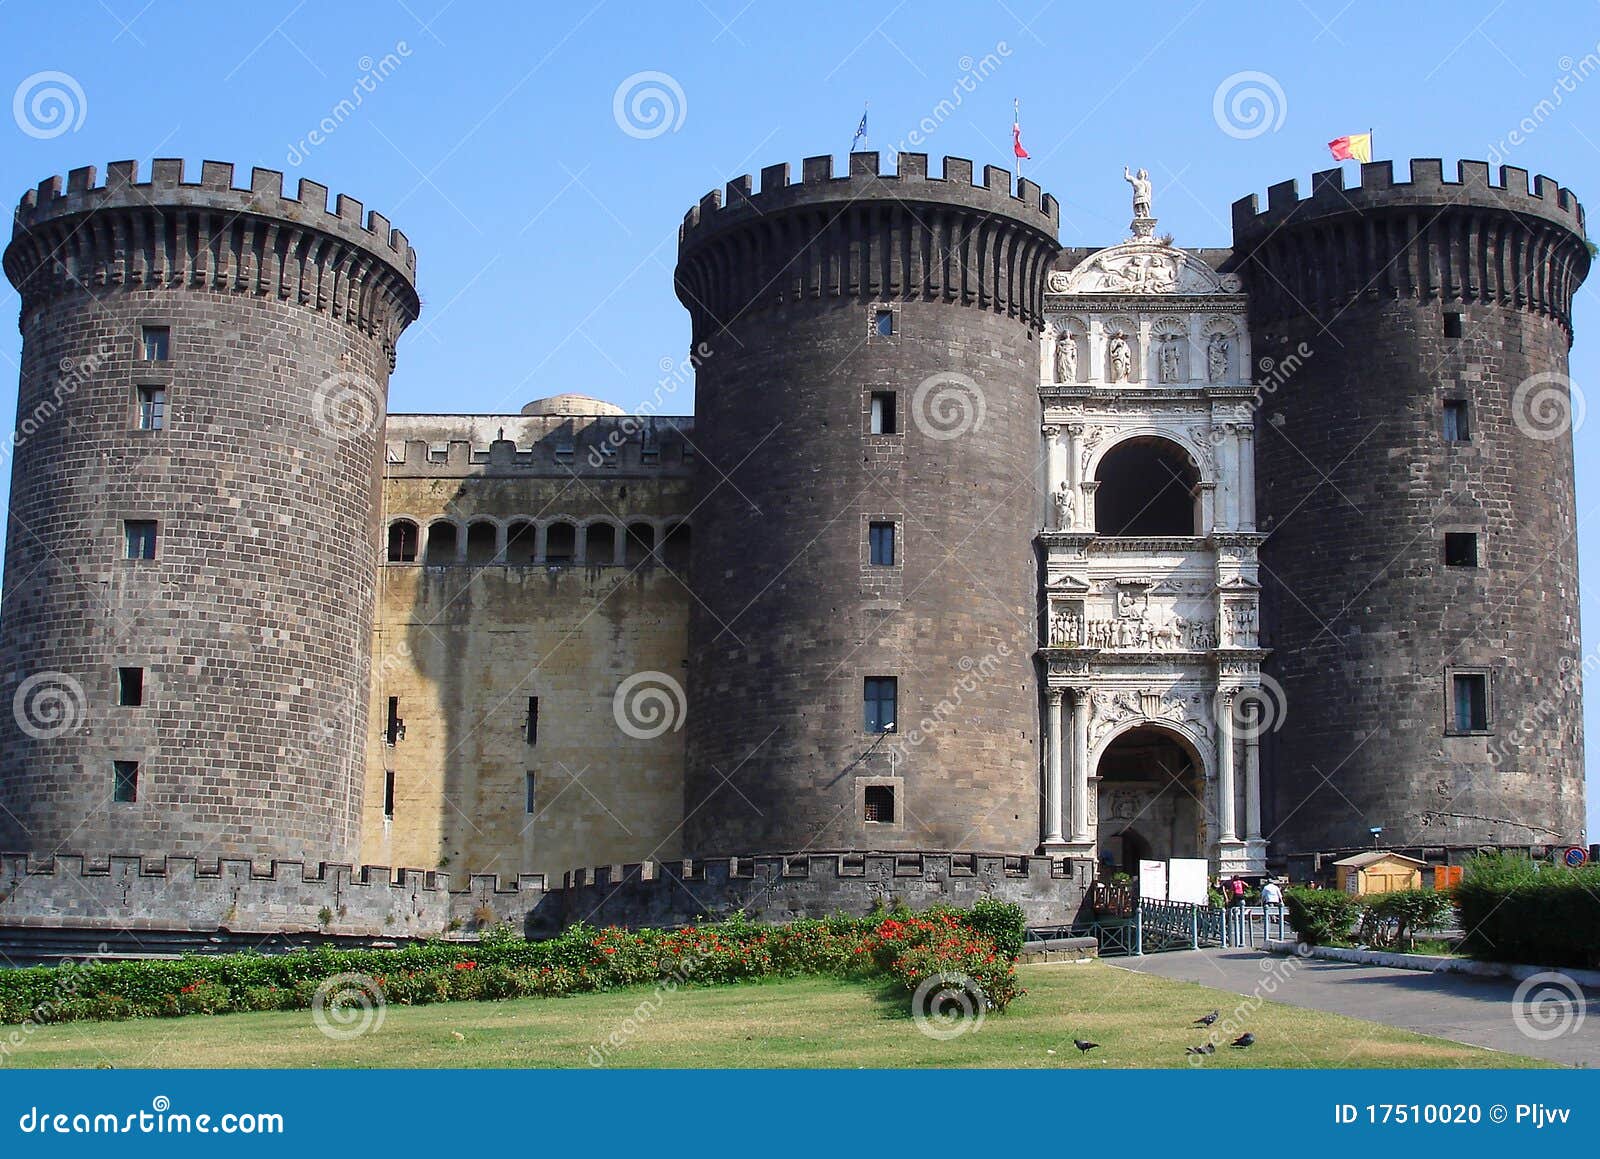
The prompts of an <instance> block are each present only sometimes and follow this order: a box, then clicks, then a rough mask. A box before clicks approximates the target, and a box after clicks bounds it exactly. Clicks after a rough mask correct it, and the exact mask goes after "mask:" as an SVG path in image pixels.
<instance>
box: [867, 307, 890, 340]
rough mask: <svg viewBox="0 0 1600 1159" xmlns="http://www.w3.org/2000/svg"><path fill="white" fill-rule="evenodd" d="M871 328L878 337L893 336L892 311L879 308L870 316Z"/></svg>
mask: <svg viewBox="0 0 1600 1159" xmlns="http://www.w3.org/2000/svg"><path fill="white" fill-rule="evenodd" d="M872 329H873V331H874V332H875V333H876V334H877V335H878V337H879V338H892V337H894V311H893V310H879V311H878V312H877V313H876V314H874V315H873V316H872Z"/></svg>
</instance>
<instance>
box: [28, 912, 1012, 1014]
mask: <svg viewBox="0 0 1600 1159" xmlns="http://www.w3.org/2000/svg"><path fill="white" fill-rule="evenodd" d="M1021 940H1022V911H1021V910H1020V909H1018V908H1017V907H1015V906H1009V905H1007V904H1006V903H1002V902H993V901H985V902H979V903H978V905H976V906H974V907H973V909H972V910H956V909H934V910H928V911H926V912H924V913H922V914H911V913H909V912H906V911H897V912H894V913H890V914H877V915H874V916H872V917H867V918H850V917H836V918H828V919H825V920H809V921H799V922H793V923H790V924H788V925H763V924H759V923H756V922H750V921H747V920H745V919H744V918H743V917H741V916H736V917H735V918H733V919H732V920H730V921H727V922H722V923H719V924H715V925H708V926H701V927H688V928H684V929H678V930H637V931H629V930H623V929H617V928H608V929H603V930H597V929H595V928H593V927H591V926H584V925H577V926H573V927H571V928H570V929H568V930H566V931H565V932H563V933H562V934H561V936H560V937H557V938H552V939H550V940H548V941H541V942H529V941H524V940H522V939H521V938H518V937H516V936H514V935H512V934H510V933H508V932H504V931H501V932H497V933H492V934H488V935H486V936H485V937H484V938H483V939H481V940H480V941H479V942H477V943H460V942H428V943H425V944H422V945H418V946H410V947H407V948H405V949H400V950H336V949H317V950H308V951H299V952H295V953H289V954H274V955H267V954H225V955H219V956H216V957H198V956H188V957H184V958H181V959H179V960H177V961H169V962H104V963H91V964H77V965H63V966H56V967H45V966H39V967H33V968H30V969H25V970H7V971H0V1023H9V1024H18V1023H32V1024H36V1025H37V1024H41V1023H46V1022H72V1021H81V1020H87V1019H123V1018H159V1017H170V1016H175V1015H182V1014H223V1013H228V1012H232V1011H245V1010H296V1009H306V1008H313V1007H315V1008H319V1009H320V1008H321V1005H322V1004H324V1003H327V1002H329V1001H332V1002H335V1003H339V1002H343V1001H347V1000H349V999H350V998H351V994H352V986H353V987H354V990H355V991H356V992H360V993H364V994H365V995H366V998H365V1000H366V1001H369V1002H370V1001H373V1000H377V1001H380V1002H388V1003H395V1004H399V1005H421V1004H424V1003H431V1002H447V1001H454V1000H480V999H500V998H520V997H531V996H555V995H562V994H572V993H577V992H580V991H589V990H613V989H617V988H620V987H624V986H634V985H640V984H643V983H647V982H654V981H664V980H670V981H673V982H674V983H676V984H679V985H710V984H718V983H726V982H740V981H747V980H752V979H758V978H776V977H794V976H798V975H803V974H819V975H829V976H834V977H855V978H868V977H888V978H891V979H893V980H894V981H896V982H897V983H899V984H900V985H902V986H904V987H905V988H906V989H908V990H915V988H916V986H917V985H918V984H919V983H920V981H921V980H922V979H924V978H926V977H929V976H931V975H934V974H939V973H949V974H961V975H965V976H967V977H970V978H971V979H972V980H973V982H974V983H975V984H976V985H977V986H978V987H979V988H980V989H981V990H982V991H983V994H984V995H985V997H986V999H987V1000H988V1002H989V1004H990V1005H991V1006H992V1007H993V1008H995V1009H1004V1008H1005V1006H1006V1005H1008V1004H1009V1003H1010V1002H1011V1001H1012V1000H1013V999H1014V998H1016V997H1017V996H1018V995H1019V994H1020V993H1021V991H1020V989H1018V987H1017V984H1016V973H1015V969H1014V965H1013V963H1014V960H1015V956H1016V953H1015V950H1013V949H1012V948H1011V947H1012V946H1013V945H1015V946H1020V945H1021ZM352 979H354V980H355V981H354V983H352ZM334 987H337V988H334Z"/></svg>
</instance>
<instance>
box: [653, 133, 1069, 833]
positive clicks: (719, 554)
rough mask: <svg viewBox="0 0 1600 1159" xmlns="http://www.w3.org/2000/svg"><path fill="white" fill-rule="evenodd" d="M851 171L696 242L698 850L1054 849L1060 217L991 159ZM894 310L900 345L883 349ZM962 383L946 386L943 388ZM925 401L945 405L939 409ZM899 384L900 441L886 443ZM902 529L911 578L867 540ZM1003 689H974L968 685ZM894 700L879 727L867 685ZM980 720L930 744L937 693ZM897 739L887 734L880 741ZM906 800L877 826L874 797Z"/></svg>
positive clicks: (692, 778) (713, 223)
mask: <svg viewBox="0 0 1600 1159" xmlns="http://www.w3.org/2000/svg"><path fill="white" fill-rule="evenodd" d="M851 160H852V168H853V172H852V175H851V177H850V178H849V179H834V178H833V177H832V174H831V167H830V163H829V159H828V158H820V159H813V160H808V161H807V162H806V163H805V172H804V179H803V181H802V182H801V183H799V184H794V185H791V184H789V183H788V170H787V166H777V167H774V168H770V169H767V170H765V171H764V172H763V173H762V189H761V192H760V193H759V194H757V195H752V194H751V190H750V182H749V179H748V178H744V179H743V180H742V181H740V182H736V183H734V184H732V185H730V186H729V188H728V205H727V207H726V208H722V207H720V204H719V201H718V199H717V198H716V195H712V196H711V197H710V198H708V199H707V200H706V201H703V202H702V203H701V205H700V207H699V208H698V209H697V210H695V211H693V212H691V214H690V215H689V218H688V220H687V221H686V223H685V226H684V231H683V235H682V239H681V245H680V261H679V266H678V271H677V283H678V293H679V297H680V299H681V300H682V301H683V302H684V304H685V306H686V307H688V309H689V310H690V313H691V314H692V315H693V322H694V326H693V330H694V340H695V343H696V347H697V353H698V354H699V356H700V357H701V364H700V369H699V374H698V380H697V406H696V426H695V440H696V443H697V445H698V447H699V449H700V452H701V458H702V462H701V466H700V475H699V494H698V496H697V503H698V506H697V507H696V509H695V539H694V548H693V556H692V559H693V567H692V573H691V576H692V578H691V586H692V590H693V596H694V601H693V604H692V606H691V618H690V635H689V640H690V650H689V657H690V658H689V688H688V691H689V705H690V708H689V719H688V723H687V726H686V727H687V769H686V774H685V802H684V805H685V813H686V820H685V826H684V848H685V851H686V852H687V853H689V854H690V855H692V856H696V857H701V856H713V855H719V854H744V853H770V852H777V851H782V850H795V849H813V850H814V849H862V848H873V849H917V848H920V849H928V848H946V849H990V850H999V851H1005V852H1022V851H1027V850H1031V849H1033V848H1034V847H1035V846H1036V845H1037V843H1038V820H1037V819H1038V771H1037V770H1038V735H1037V734H1038V708H1037V705H1038V701H1037V696H1038V693H1037V681H1036V677H1035V673H1034V670H1033V665H1032V661H1031V653H1032V649H1033V646H1034V643H1033V642H1034V640H1035V639H1036V619H1035V617H1036V575H1035V565H1034V559H1033V555H1032V552H1031V550H1030V548H1029V543H1030V541H1031V539H1032V536H1033V534H1034V532H1035V530H1036V528H1035V526H1034V522H1035V512H1036V510H1037V502H1038V500H1037V487H1038V483H1037V464H1038V458H1039V455H1038V448H1039V402H1038V394H1037V384H1038V353H1037V350H1038V347H1037V338H1038V327H1039V325H1040V321H1041V317H1040V312H1041V307H1042V302H1043V292H1044V282H1045V277H1046V273H1047V269H1048V266H1049V262H1050V259H1051V258H1052V257H1053V256H1054V254H1055V249H1056V247H1055V242H1054V230H1055V224H1056V209H1055V202H1054V200H1053V199H1051V198H1048V197H1044V198H1042V199H1041V197H1040V193H1039V189H1038V187H1037V186H1036V185H1033V184H1032V183H1031V182H1026V181H1025V182H1022V183H1021V184H1020V186H1019V189H1018V196H1017V197H1012V196H1011V189H1010V177H1009V175H1008V174H1006V173H1005V172H1004V171H1003V170H999V169H995V168H993V167H990V168H989V169H988V170H987V172H986V173H985V186H982V187H974V186H973V185H972V183H971V166H970V163H969V162H965V161H957V160H950V161H947V162H946V169H945V178H944V179H943V180H940V179H931V180H930V179H928V178H927V177H926V176H925V174H926V158H925V157H922V156H920V155H905V154H903V155H901V157H900V158H899V167H898V168H899V172H898V174H897V175H895V176H883V177H880V176H878V175H877V172H876V170H877V156H876V155H875V154H857V155H855V156H853V157H852V159H851ZM878 304H882V305H883V306H886V307H888V308H891V309H892V310H893V314H894V334H893V336H892V337H887V338H886V337H881V336H879V335H877V334H875V333H870V332H869V331H871V329H872V322H873V318H874V314H875V310H876V308H877V306H878ZM952 373H953V374H956V375H961V376H965V378H966V381H962V380H959V379H944V380H940V381H936V382H933V383H931V384H929V385H927V386H926V387H923V384H924V383H927V382H928V380H929V379H930V376H934V375H948V374H952ZM919 387H923V389H922V390H921V393H920V394H919ZM873 391H894V392H896V395H897V406H896V409H897V414H898V420H899V421H898V425H899V433H897V434H894V435H882V436H875V435H871V434H869V433H868V419H869V395H870V393H871V392H873ZM873 519H881V520H892V521H894V522H895V523H896V524H897V525H898V527H899V535H898V541H899V553H898V556H897V559H896V563H895V565H894V567H893V568H873V567H871V566H869V565H868V562H867V560H868V555H867V534H868V532H867V525H868V523H869V522H871V521H872V520H873ZM975 671H976V672H979V673H981V674H982V678H981V679H978V680H976V681H972V683H975V684H976V689H975V690H974V691H971V692H964V691H962V690H961V683H962V681H963V680H964V679H965V678H966V677H967V676H968V674H969V673H972V672H975ZM871 676H893V677H896V678H897V679H898V681H899V705H898V712H899V721H898V723H899V726H900V727H899V731H900V734H901V735H898V736H891V737H888V738H886V739H883V740H882V741H879V738H878V737H875V736H873V735H870V734H868V733H866V732H865V730H864V726H863V713H862V682H863V679H864V678H866V677H871ZM957 696H959V697H960V705H961V707H960V713H959V719H952V720H950V721H948V722H944V723H940V724H938V725H936V726H935V727H933V728H925V729H919V730H918V731H919V734H920V735H919V738H918V740H919V742H920V743H912V740H911V738H910V737H909V736H907V735H905V734H907V733H909V732H910V731H911V729H912V727H913V726H914V725H917V724H918V722H919V721H920V720H921V719H923V718H925V717H927V716H928V715H929V714H930V713H931V712H932V710H933V706H934V705H935V704H936V703H937V702H939V701H940V700H945V699H951V698H954V697H957ZM875 741H878V742H879V743H877V744H876V745H875V744H874V742H875ZM879 780H883V781H887V782H890V783H892V784H893V785H894V786H895V788H896V817H895V822H894V823H893V824H892V825H886V824H869V823H867V822H866V821H865V820H864V818H863V808H862V797H863V792H864V788H865V786H866V784H867V783H868V782H869V781H879Z"/></svg>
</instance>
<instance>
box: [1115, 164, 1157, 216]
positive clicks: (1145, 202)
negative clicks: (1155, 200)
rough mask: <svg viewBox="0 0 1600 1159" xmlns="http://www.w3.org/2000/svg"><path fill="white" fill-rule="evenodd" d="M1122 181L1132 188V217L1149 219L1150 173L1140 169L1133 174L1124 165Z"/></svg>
mask: <svg viewBox="0 0 1600 1159" xmlns="http://www.w3.org/2000/svg"><path fill="white" fill-rule="evenodd" d="M1122 179H1123V180H1124V181H1126V182H1127V183H1128V184H1129V185H1131V186H1133V216H1135V217H1150V216H1151V213H1150V171H1149V170H1148V169H1141V170H1139V172H1137V173H1133V172H1130V171H1129V170H1128V167H1127V166H1126V165H1124V166H1123V167H1122Z"/></svg>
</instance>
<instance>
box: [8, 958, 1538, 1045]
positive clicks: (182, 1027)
mask: <svg viewBox="0 0 1600 1159" xmlns="http://www.w3.org/2000/svg"><path fill="white" fill-rule="evenodd" d="M1020 973H1021V976H1022V981H1023V985H1025V986H1026V987H1027V988H1028V994H1027V995H1026V996H1025V997H1023V998H1021V999H1019V1000H1018V1001H1017V1002H1016V1003H1015V1004H1014V1005H1013V1006H1012V1007H1011V1009H1010V1010H1009V1011H1007V1012H1006V1013H1005V1014H991V1015H989V1016H988V1017H987V1019H986V1020H985V1021H984V1023H983V1025H982V1026H980V1027H979V1028H977V1029H976V1030H974V1031H972V1032H970V1033H967V1034H963V1035H961V1036H960V1037H958V1038H955V1039H951V1040H947V1041H938V1040H935V1039H931V1038H928V1037H926V1036H924V1035H923V1034H921V1033H920V1032H919V1031H918V1030H917V1027H916V1024H915V1023H914V1022H913V1021H912V1019H911V1017H910V1015H909V1013H908V1011H907V1008H906V1007H907V1005H908V1004H907V1003H906V1002H905V1000H904V999H903V998H902V997H901V996H900V995H898V994H896V993H894V992H892V991H890V990H889V989H887V988H878V987H874V986H870V985H862V984H859V983H849V982H840V981H836V980H832V979H822V978H803V979H791V980H784V981H775V982H766V983H751V984H745V985H739V986H720V987H709V988H706V989H701V990H683V991H679V992H677V993H672V994H665V995H662V996H661V998H660V1001H659V1003H658V1002H657V999H656V995H655V992H654V991H653V990H651V989H649V988H643V989H637V990H630V991H620V992H614V993H609V994H583V995H577V996H574V997H570V998H527V999H518V1000H514V1001H507V1002H452V1003H445V1004H441V1005H437V1006H418V1007H390V1008H389V1009H388V1010H387V1011H386V1012H385V1020H384V1023H383V1025H382V1026H381V1027H380V1028H379V1029H378V1030H376V1031H374V1032H372V1033H369V1034H366V1035H363V1036H362V1037H360V1038H357V1039H354V1040H352V1041H348V1042H335V1041H331V1040H329V1039H328V1038H326V1037H325V1036H324V1035H323V1034H322V1033H321V1032H320V1031H319V1030H318V1029H317V1028H316V1026H315V1025H313V1023H312V1020H311V1015H310V1013H309V1012H307V1011H293V1012H287V1013H272V1014H228V1015H221V1016H218V1017H205V1016H201V1015H192V1016H190V1017H187V1018H179V1019H158V1020H146V1021H138V1022H100V1023H67V1024H64V1025H60V1026H42V1027H37V1028H34V1029H33V1030H32V1031H31V1033H28V1034H26V1035H25V1036H24V1042H23V1045H21V1046H20V1047H18V1048H15V1049H14V1050H13V1051H12V1053H11V1057H10V1058H9V1060H7V1061H8V1063H9V1065H11V1066H23V1067H96V1066H105V1065H108V1064H109V1065H111V1066H115V1067H119V1068H125V1067H587V1066H589V1065H591V1062H590V1059H591V1057H592V1056H591V1053H590V1048H591V1047H598V1046H601V1045H602V1044H603V1042H604V1040H605V1039H606V1038H607V1037H608V1036H609V1035H611V1034H613V1033H614V1032H616V1033H618V1035H619V1037H620V1038H622V1039H623V1044H622V1045H621V1046H620V1047H617V1048H613V1049H611V1050H610V1051H609V1052H608V1053H609V1054H610V1059H609V1063H608V1065H617V1066H630V1067H927V1066H936V1067H1031V1068H1063V1069H1066V1068H1078V1067H1093V1068H1104V1067H1142V1066H1150V1067H1184V1066H1187V1065H1188V1062H1189V1060H1188V1059H1186V1057H1185V1056H1184V1047H1185V1046H1189V1045H1197V1044H1199V1043H1201V1042H1203V1041H1204V1036H1203V1035H1202V1034H1201V1033H1200V1032H1198V1031H1195V1030H1193V1029H1190V1028H1189V1024H1190V1022H1192V1021H1193V1019H1194V1018H1195V1017H1196V1016H1197V1015H1199V1014H1202V1013H1204V1012H1205V1011H1207V1010H1210V1009H1211V1008H1213V1007H1217V1008H1219V1009H1221V1010H1222V1011H1223V1017H1224V1019H1228V1018H1229V1017H1230V1012H1232V1011H1234V1010H1237V1009H1240V1008H1241V1003H1243V1002H1244V1000H1243V999H1241V998H1239V997H1238V996H1237V995H1233V994H1228V993H1223V992H1221V991H1217V990H1211V989H1208V988H1207V987H1204V986H1196V985H1192V984H1190V983H1186V982H1174V981H1170V980H1167V979H1164V978H1156V977H1153V976H1150V975H1146V974H1138V973H1134V972H1131V971H1126V970H1116V969H1113V968H1111V967H1109V966H1106V965H1104V964H1101V963H1098V962H1092V963H1086V964H1082V965H1072V964H1062V965H1038V966H1024V967H1021V968H1020ZM641 1004H643V1006H642V1005H641ZM652 1006H653V1007H654V1009H653V1010H651V1009H650V1008H651V1007H652ZM641 1009H644V1010H646V1011H647V1013H646V1014H645V1016H644V1017H642V1018H640V1017H637V1013H638V1012H639V1011H640V1010H641ZM630 1017H634V1018H635V1026H634V1031H633V1033H632V1034H628V1033H626V1028H625V1020H626V1019H628V1018H630ZM1240 1026H1241V1027H1242V1028H1243V1029H1248V1030H1250V1031H1251V1032H1252V1033H1254V1034H1255V1036H1256V1039H1257V1042H1256V1045H1255V1046H1254V1047H1252V1048H1251V1049H1250V1050H1232V1049H1230V1048H1228V1047H1227V1046H1226V1045H1225V1042H1226V1039H1224V1040H1223V1041H1224V1045H1220V1046H1219V1047H1218V1048H1217V1053H1216V1054H1214V1055H1211V1056H1209V1057H1208V1058H1207V1059H1205V1062H1204V1065H1206V1066H1208V1067H1230V1068H1268V1067H1504V1066H1539V1065H1543V1064H1541V1063H1539V1062H1536V1061H1535V1060H1533V1059H1526V1058H1522V1057H1520V1056H1517V1055H1508V1054H1500V1053H1497V1052H1494V1051H1489V1050H1483V1049H1480V1048H1478V1047H1473V1046H1464V1045H1461V1044H1458V1043H1453V1042H1446V1041H1444V1040H1442V1039H1436V1038H1428V1037H1425V1036H1423V1035H1419V1034H1413V1033H1411V1032H1409V1031H1405V1030H1398V1029H1395V1028H1392V1027H1387V1026H1380V1025H1378V1024H1376V1023H1371V1022H1363V1021H1361V1020H1359V1019H1354V1018H1346V1017H1344V1016H1342V1015H1337V1014H1325V1013H1321V1012H1318V1011H1312V1010H1301V1009H1298V1008H1295V1007H1290V1006H1282V1005H1278V1004H1276V1003H1266V1004H1263V1005H1261V1006H1260V1007H1259V1008H1257V1009H1255V1010H1254V1011H1253V1012H1252V1013H1250V1015H1249V1017H1248V1018H1246V1019H1244V1020H1243V1021H1242V1022H1241V1023H1240ZM12 1029H14V1028H11V1027H4V1028H0V1042H4V1041H6V1040H7V1039H8V1038H9V1035H10V1032H11V1030H12ZM1233 1033H1235V1034H1236V1033H1238V1031H1234V1032H1233ZM1074 1037H1082V1038H1086V1039H1092V1040H1093V1041H1095V1042H1098V1043H1100V1044H1101V1047H1100V1049H1098V1050H1095V1051H1092V1052H1090V1053H1089V1054H1087V1055H1080V1054H1079V1053H1078V1051H1077V1050H1076V1049H1074V1047H1073V1044H1072V1040H1073V1038H1074ZM1230 1037H1231V1035H1230Z"/></svg>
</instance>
